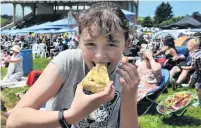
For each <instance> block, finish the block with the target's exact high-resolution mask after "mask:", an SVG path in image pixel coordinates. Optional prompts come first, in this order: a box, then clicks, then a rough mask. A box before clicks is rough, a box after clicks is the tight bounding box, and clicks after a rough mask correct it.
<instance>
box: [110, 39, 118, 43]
mask: <svg viewBox="0 0 201 128" xmlns="http://www.w3.org/2000/svg"><path fill="white" fill-rule="evenodd" d="M108 42H112V43H117V44H119V43H120V41H119V40H109V39H108Z"/></svg>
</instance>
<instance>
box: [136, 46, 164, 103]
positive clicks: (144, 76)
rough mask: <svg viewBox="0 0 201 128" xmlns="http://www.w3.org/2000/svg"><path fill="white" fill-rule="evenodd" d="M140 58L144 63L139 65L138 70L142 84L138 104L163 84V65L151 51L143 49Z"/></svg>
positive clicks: (139, 87) (139, 89) (139, 88)
mask: <svg viewBox="0 0 201 128" xmlns="http://www.w3.org/2000/svg"><path fill="white" fill-rule="evenodd" d="M138 53H139V56H140V57H141V59H142V61H141V62H140V63H137V66H138V68H137V70H138V73H139V76H140V84H139V86H138V102H139V101H140V100H141V99H143V98H144V97H145V96H146V94H147V93H149V92H150V91H152V90H154V89H156V88H158V85H159V84H160V82H161V76H162V75H161V65H160V63H158V62H156V61H155V60H154V58H153V53H152V51H150V50H146V49H144V48H142V49H141V50H140V52H138Z"/></svg>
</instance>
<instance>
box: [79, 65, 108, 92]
mask: <svg viewBox="0 0 201 128" xmlns="http://www.w3.org/2000/svg"><path fill="white" fill-rule="evenodd" d="M109 82H110V79H109V76H108V72H107V68H106V66H105V65H104V64H96V66H95V67H93V68H92V70H91V71H89V73H88V74H87V76H86V77H85V78H84V79H83V80H82V86H83V88H84V89H85V90H88V91H91V92H93V93H98V92H101V91H103V90H104V89H105V87H106V86H107V84H108V83H109Z"/></svg>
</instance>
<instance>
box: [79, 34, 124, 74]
mask: <svg viewBox="0 0 201 128" xmlns="http://www.w3.org/2000/svg"><path fill="white" fill-rule="evenodd" d="M83 31H84V30H83ZM96 35H98V32H97V31H96V30H94V31H93V30H92V36H95V37H91V36H90V35H89V33H88V32H87V31H84V32H82V34H81V36H80V44H79V45H80V48H81V50H82V54H83V58H84V61H85V63H86V64H87V66H88V68H89V69H92V68H93V67H94V66H95V64H96V63H103V64H105V65H106V66H107V68H108V73H109V74H111V72H112V71H113V70H114V69H115V68H116V66H117V64H118V63H119V61H120V59H121V57H122V54H123V50H124V48H125V36H124V33H123V32H116V33H115V34H113V35H112V37H113V41H110V40H109V38H108V37H106V36H103V35H98V36H96Z"/></svg>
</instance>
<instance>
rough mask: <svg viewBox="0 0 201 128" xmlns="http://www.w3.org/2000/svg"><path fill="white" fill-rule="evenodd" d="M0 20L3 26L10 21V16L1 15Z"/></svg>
mask: <svg viewBox="0 0 201 128" xmlns="http://www.w3.org/2000/svg"><path fill="white" fill-rule="evenodd" d="M0 21H1V27H3V26H5V25H7V24H9V23H10V22H11V21H12V16H8V15H1V17H0Z"/></svg>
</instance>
